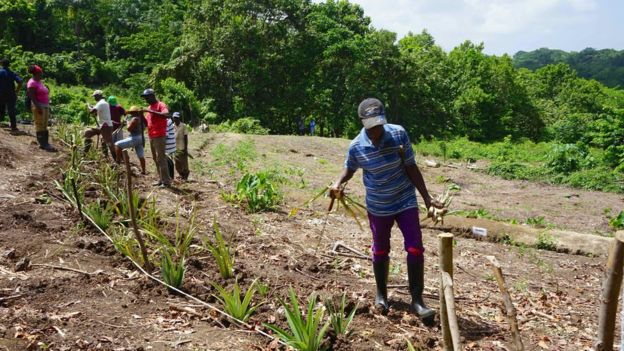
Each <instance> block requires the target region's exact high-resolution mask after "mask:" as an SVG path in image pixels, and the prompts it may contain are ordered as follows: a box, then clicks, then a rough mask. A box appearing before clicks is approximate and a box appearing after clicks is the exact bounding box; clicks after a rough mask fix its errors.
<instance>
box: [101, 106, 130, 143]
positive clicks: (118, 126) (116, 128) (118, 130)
mask: <svg viewBox="0 0 624 351" xmlns="http://www.w3.org/2000/svg"><path fill="white" fill-rule="evenodd" d="M106 101H107V102H108V105H109V106H110V115H111V120H112V121H113V144H114V143H116V142H118V141H119V140H121V139H123V138H124V135H123V122H122V121H121V117H123V116H124V115H125V114H126V110H124V108H123V107H122V106H121V105H120V104H119V103H118V102H117V97H116V96H114V95H111V96H109V97H108V99H106Z"/></svg>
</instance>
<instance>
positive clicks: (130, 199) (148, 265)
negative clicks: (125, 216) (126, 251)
mask: <svg viewBox="0 0 624 351" xmlns="http://www.w3.org/2000/svg"><path fill="white" fill-rule="evenodd" d="M123 158H124V162H125V164H126V178H127V179H128V189H127V190H128V208H129V209H130V220H131V221H132V228H133V229H134V236H135V237H136V239H137V241H138V242H139V248H140V249H141V255H142V256H143V262H145V263H144V265H145V269H146V270H148V271H150V270H152V264H151V263H150V261H149V257H148V256H147V250H146V249H145V243H144V242H143V237H141V232H139V225H138V224H137V221H136V213H135V212H134V211H135V210H134V201H133V196H132V170H131V169H130V156H129V155H128V151H127V150H124V151H123Z"/></svg>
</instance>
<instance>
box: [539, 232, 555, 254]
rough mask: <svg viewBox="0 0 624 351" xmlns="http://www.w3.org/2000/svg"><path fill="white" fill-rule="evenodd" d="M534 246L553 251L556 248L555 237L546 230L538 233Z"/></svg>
mask: <svg viewBox="0 0 624 351" xmlns="http://www.w3.org/2000/svg"><path fill="white" fill-rule="evenodd" d="M535 247H536V248H538V249H541V250H549V251H555V250H557V239H555V237H554V236H553V235H552V234H550V233H549V232H548V231H544V232H541V233H539V234H538V236H537V243H536V244H535Z"/></svg>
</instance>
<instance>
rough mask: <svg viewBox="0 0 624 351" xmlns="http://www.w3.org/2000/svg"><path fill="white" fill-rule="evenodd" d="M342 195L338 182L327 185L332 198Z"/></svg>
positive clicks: (342, 190)
mask: <svg viewBox="0 0 624 351" xmlns="http://www.w3.org/2000/svg"><path fill="white" fill-rule="evenodd" d="M343 195H344V189H341V188H340V184H335V183H334V184H332V185H331V186H330V187H329V197H331V198H332V199H340V198H342V196H343Z"/></svg>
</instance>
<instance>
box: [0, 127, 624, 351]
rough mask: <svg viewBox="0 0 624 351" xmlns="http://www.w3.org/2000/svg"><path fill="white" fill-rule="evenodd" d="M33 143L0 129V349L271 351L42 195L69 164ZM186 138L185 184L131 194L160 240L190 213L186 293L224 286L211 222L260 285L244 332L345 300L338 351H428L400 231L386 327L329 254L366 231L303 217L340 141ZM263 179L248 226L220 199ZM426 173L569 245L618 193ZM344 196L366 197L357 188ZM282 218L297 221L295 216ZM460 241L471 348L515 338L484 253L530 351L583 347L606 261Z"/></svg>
mask: <svg viewBox="0 0 624 351" xmlns="http://www.w3.org/2000/svg"><path fill="white" fill-rule="evenodd" d="M31 138H32V137H31V136H29V135H23V136H18V137H11V136H9V135H8V133H6V131H4V130H0V151H1V152H2V155H3V157H2V159H3V162H4V163H5V164H4V166H5V167H2V168H1V169H0V174H1V177H0V179H1V180H0V206H2V208H3V211H1V212H0V250H1V251H2V252H5V254H4V255H3V256H2V257H0V275H1V276H2V277H3V279H2V280H0V311H2V313H0V326H1V327H0V346H4V347H5V348H7V349H9V350H24V349H26V348H27V347H28V346H29V345H31V347H37V348H43V347H48V348H52V349H59V350H63V349H65V350H69V349H71V350H83V349H84V350H91V349H103V350H136V349H139V348H142V349H151V350H170V349H174V348H175V349H180V350H195V349H213V350H231V349H236V350H272V349H275V346H276V344H275V343H274V342H271V340H270V339H268V338H264V337H262V336H260V335H259V334H257V333H255V332H253V331H252V330H246V329H239V328H237V327H236V326H235V325H234V324H231V322H230V321H229V320H228V319H226V318H223V317H221V316H219V315H218V314H216V313H215V312H214V311H212V310H210V309H209V308H207V307H206V306H205V305H204V304H203V303H198V301H191V300H187V299H185V298H184V297H181V296H176V295H173V294H168V293H167V290H166V289H165V288H164V287H162V286H160V285H158V284H156V283H154V282H153V281H151V280H149V279H147V278H146V277H145V276H144V275H143V274H141V273H140V272H139V271H138V270H137V269H136V267H134V266H133V265H132V264H130V263H129V261H127V260H126V259H125V258H124V257H123V256H122V255H121V254H120V253H118V252H117V251H116V249H115V247H114V246H113V245H111V244H110V243H109V242H108V241H107V240H106V239H105V238H104V237H103V236H102V235H101V234H100V233H99V232H97V231H96V230H94V229H93V228H92V227H91V226H90V225H85V224H82V223H81V221H80V218H79V217H78V215H77V213H76V212H75V210H74V209H73V208H72V206H71V205H70V204H69V203H68V202H67V201H65V200H64V199H63V196H62V195H61V194H60V192H59V191H58V190H57V189H55V187H54V185H53V184H52V181H53V180H54V179H61V174H60V168H62V167H64V164H65V163H66V161H67V156H66V154H65V153H64V152H61V153H58V154H49V153H45V152H43V151H40V150H38V149H37V148H36V146H34V145H31V144H29V141H30V140H31ZM190 140H191V151H190V153H191V155H193V157H194V158H193V160H192V162H191V163H192V172H193V173H192V174H191V181H190V182H188V183H178V184H176V187H175V188H173V189H154V188H152V187H150V186H149V185H148V184H149V183H151V180H152V179H151V178H152V177H153V170H152V168H151V166H152V163H151V160H148V165H149V167H150V168H149V169H150V174H149V175H148V176H147V177H138V178H135V183H136V190H137V191H138V192H139V193H140V194H141V196H149V197H150V198H154V199H156V205H157V207H158V210H159V211H160V213H161V219H162V223H163V225H164V227H163V230H164V229H165V228H170V227H167V223H171V222H174V221H176V217H175V213H176V211H177V210H178V209H179V210H180V211H182V212H183V215H182V216H183V217H182V218H183V220H187V219H188V216H189V213H191V212H192V211H191V209H192V208H195V210H196V213H197V217H196V218H197V220H196V224H197V227H198V233H197V238H195V239H194V240H193V244H194V245H195V246H193V247H192V250H191V255H190V257H189V258H188V261H187V265H186V266H187V272H186V277H185V279H184V284H183V289H184V291H186V292H188V293H190V294H192V295H194V296H196V297H198V298H199V299H200V300H201V301H204V302H207V303H209V304H211V305H213V306H217V307H219V306H220V305H219V303H218V302H217V301H216V300H215V298H214V297H213V294H216V293H217V292H216V290H215V289H214V288H213V287H212V286H211V283H212V282H217V283H219V284H223V285H227V286H231V284H232V283H233V280H232V279H229V280H224V279H222V278H221V277H220V276H219V274H218V270H217V267H216V264H215V262H214V260H213V259H212V257H211V256H210V254H209V253H208V252H206V251H203V250H202V249H201V247H202V243H201V240H200V239H206V238H211V237H212V228H213V223H214V222H216V223H218V225H219V226H220V227H221V231H222V232H223V234H224V236H225V237H227V238H228V241H229V242H230V245H231V247H232V249H233V251H234V252H235V254H236V257H235V273H236V275H237V276H238V283H239V284H241V285H242V286H243V287H244V288H247V287H249V285H250V284H251V282H252V281H253V280H254V279H256V278H257V279H259V280H260V281H261V282H262V284H264V285H266V287H267V290H266V291H265V292H264V293H263V294H262V295H260V294H257V295H256V297H255V298H254V301H256V303H257V302H258V301H260V300H262V301H265V304H264V305H262V306H261V307H260V308H259V309H258V311H257V313H256V314H254V315H253V316H252V317H251V320H250V323H251V324H252V325H256V326H260V328H262V327H261V323H266V322H268V323H277V324H278V325H281V326H282V327H285V326H286V323H285V320H284V315H283V309H281V308H279V304H278V298H285V296H286V294H287V291H288V288H289V286H292V287H293V288H294V289H295V292H296V295H297V296H298V298H299V300H300V301H304V300H305V298H307V296H309V295H310V294H312V293H316V294H318V295H320V297H321V298H322V299H321V301H322V300H324V299H326V298H334V299H336V298H338V297H340V296H341V295H342V294H343V293H346V297H347V300H348V302H349V306H354V305H355V304H356V303H357V305H358V306H359V307H358V309H357V313H356V315H355V319H354V322H353V325H352V331H353V333H352V334H351V336H349V337H348V338H338V339H337V340H335V341H334V346H333V349H334V350H363V349H369V350H397V349H404V348H405V339H406V338H407V339H410V340H411V341H412V342H413V343H414V344H415V345H416V346H419V347H420V348H422V349H432V350H436V349H439V345H440V342H441V341H440V330H439V328H438V327H433V328H428V327H425V326H423V325H422V324H421V323H420V322H419V321H418V320H416V319H415V318H414V317H413V316H411V315H410V314H409V313H408V312H407V304H406V303H407V302H408V295H407V290H406V289H405V285H404V284H405V267H404V263H403V261H404V253H403V252H402V250H401V249H400V248H401V247H402V243H401V236H400V235H399V233H398V232H394V235H393V239H392V245H393V247H394V249H393V251H392V254H391V260H392V261H391V262H392V269H391V270H392V273H391V278H390V279H391V284H393V286H395V288H392V289H391V293H390V298H391V300H392V306H391V310H390V313H389V314H388V315H387V316H383V315H380V314H378V313H375V312H374V311H373V310H372V309H371V306H370V303H371V299H372V298H373V292H374V291H373V290H374V280H373V275H372V272H371V267H370V264H369V262H368V261H367V260H366V259H359V258H354V257H345V256H341V255H336V254H335V253H333V252H332V250H331V247H332V246H333V244H334V243H335V242H337V241H342V242H343V243H344V244H345V245H347V246H349V247H352V248H355V249H357V250H359V251H361V252H365V253H367V252H368V251H369V247H370V233H369V232H368V230H367V229H366V227H364V229H359V228H358V226H357V224H356V223H355V222H354V220H353V219H352V218H350V217H349V216H347V215H345V214H344V213H343V212H342V211H338V212H334V213H332V214H330V215H328V216H326V215H325V214H324V211H325V209H326V205H327V203H326V200H324V199H319V200H317V201H316V202H315V203H313V206H312V207H311V208H305V207H303V206H302V204H303V202H305V201H306V200H308V199H309V198H311V197H312V195H313V194H314V193H315V189H318V188H321V187H323V186H325V185H326V184H327V183H328V182H329V181H331V180H332V179H333V178H334V177H335V176H336V174H337V172H338V170H339V169H340V167H341V166H340V164H341V162H342V158H343V154H344V150H345V148H346V146H347V145H348V140H345V139H326V138H318V137H292V136H249V135H240V134H214V133H207V134H199V133H193V134H191V136H190ZM55 143H56V144H59V145H60V142H59V141H57V140H55ZM65 151H67V150H65ZM133 161H136V160H134V156H133ZM41 165H45V166H44V167H42V166H41ZM261 170H264V171H270V172H272V174H273V178H271V179H274V181H275V182H276V184H278V187H279V189H281V191H283V193H284V200H283V202H282V203H281V204H280V205H279V207H278V209H277V210H276V211H274V212H261V213H256V214H249V213H247V212H246V211H245V210H244V209H243V208H241V207H240V206H236V205H234V204H232V203H230V202H226V201H225V200H224V196H223V194H227V193H229V192H231V191H232V190H233V188H234V186H235V184H236V182H237V181H238V179H239V178H240V176H241V175H242V174H243V173H246V172H256V171H261ZM423 172H424V174H425V177H426V180H427V183H428V184H429V185H430V188H431V191H432V192H434V193H439V192H440V191H442V190H443V189H444V188H445V187H446V186H447V184H444V183H447V182H446V181H437V179H440V176H443V177H448V178H449V179H450V181H452V182H454V183H456V184H458V185H460V186H461V190H459V191H458V192H457V193H456V194H455V199H456V200H455V202H454V205H453V206H454V208H455V209H484V210H487V211H490V212H491V213H496V214H497V216H499V217H504V218H516V219H525V218H526V217H529V216H536V215H543V216H544V217H545V218H546V219H545V220H546V221H547V222H548V223H554V224H555V225H556V226H558V227H561V228H565V229H571V230H574V231H579V232H591V231H592V230H593V228H596V227H601V226H606V223H605V222H604V218H603V215H602V213H601V211H602V208H596V206H595V204H596V202H597V199H600V201H601V204H602V205H604V206H605V207H607V206H612V207H615V206H618V204H621V201H622V200H621V195H616V194H604V193H599V192H589V191H578V190H571V189H569V188H562V187H556V186H548V185H540V184H534V183H527V182H519V181H503V180H500V179H497V178H494V177H490V176H487V175H484V174H481V173H478V172H475V171H474V170H469V169H467V168H466V167H465V166H460V165H457V164H453V165H449V166H448V167H447V166H444V167H441V168H423ZM123 177H124V176H123V173H122V177H121V179H123ZM347 190H348V193H349V194H351V195H352V196H354V197H355V198H360V199H361V197H362V195H363V192H362V191H363V190H362V186H361V180H360V177H359V176H357V177H356V178H355V179H354V180H353V181H352V182H351V183H350V185H349V186H348V188H347ZM89 191H91V192H93V191H97V187H95V189H91V190H89ZM90 196H94V195H93V194H92V195H90ZM95 196H97V195H95ZM536 199H539V201H536ZM86 201H91V202H92V201H95V198H92V197H87V198H86ZM293 207H295V208H299V211H298V212H297V213H296V214H295V215H294V216H290V215H289V213H290V212H291V209H292V208H293ZM326 221H327V223H326V224H325V222H326ZM439 233H440V230H438V229H435V228H431V229H427V228H426V229H424V241H425V247H426V250H427V254H426V255H427V261H426V290H425V293H426V294H425V296H426V300H427V303H428V304H429V305H430V306H432V307H433V308H436V309H437V308H438V304H437V291H438V279H437V276H436V272H437V260H438V257H437V238H436V235H437V234H439ZM172 234H173V232H169V233H168V235H172ZM456 240H457V244H456V246H455V248H454V250H455V257H454V260H455V264H456V270H455V276H454V278H455V285H456V292H455V293H456V300H457V302H456V303H457V308H458V317H459V324H460V329H461V335H462V337H463V338H464V344H465V346H466V350H500V349H503V348H504V347H505V345H506V344H508V342H509V341H510V336H509V332H508V330H507V325H506V322H505V319H504V314H503V310H502V308H501V300H500V296H499V293H498V288H497V286H496V283H495V282H494V281H493V280H492V276H491V274H490V270H489V268H488V266H487V265H486V260H485V259H484V256H485V255H492V254H494V255H496V256H497V258H498V259H499V261H501V263H502V264H503V270H504V272H505V273H506V279H507V281H508V285H509V287H510V289H511V293H512V296H513V299H514V302H515V303H516V306H517V308H518V318H519V321H520V326H521V331H522V336H523V338H524V340H525V345H526V346H527V350H537V349H553V350H555V349H556V350H582V349H587V348H588V347H589V345H590V344H591V340H592V339H593V337H594V331H595V328H596V311H597V304H598V294H599V289H600V280H601V277H602V274H603V267H604V261H605V258H604V257H585V256H577V255H568V254H564V253H556V252H552V251H543V250H537V249H534V248H530V247H525V246H522V245H520V246H514V245H503V244H500V243H492V242H488V241H482V240H479V241H478V240H474V239H472V238H469V237H457V239H456ZM151 250H153V249H152V248H151V246H150V252H152V251H151ZM153 254H154V255H155V254H156V253H155V252H154V253H153ZM347 256H348V255H347ZM24 257H28V258H30V261H31V266H30V268H29V269H27V270H25V271H20V272H15V271H14V267H15V265H16V263H17V262H18V261H19V260H20V259H22V258H24ZM55 267H56V268H55ZM58 267H61V268H60V269H59V268H58ZM63 268H65V269H63ZM67 268H69V269H73V271H72V270H67ZM154 274H155V275H159V274H160V273H159V272H158V271H155V272H154ZM538 345H539V346H538Z"/></svg>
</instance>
